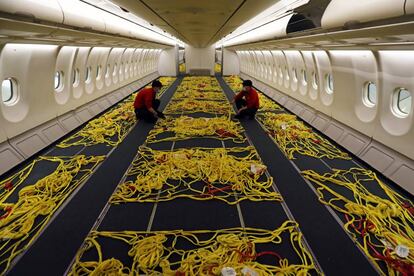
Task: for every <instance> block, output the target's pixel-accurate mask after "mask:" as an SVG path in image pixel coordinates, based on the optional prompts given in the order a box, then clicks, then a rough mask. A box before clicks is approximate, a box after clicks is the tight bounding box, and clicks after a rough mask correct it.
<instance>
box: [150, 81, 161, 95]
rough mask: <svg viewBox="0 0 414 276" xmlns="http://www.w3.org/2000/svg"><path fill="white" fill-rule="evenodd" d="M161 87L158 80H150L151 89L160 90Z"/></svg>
mask: <svg viewBox="0 0 414 276" xmlns="http://www.w3.org/2000/svg"><path fill="white" fill-rule="evenodd" d="M161 87H162V83H161V82H160V81H159V80H154V81H153V82H152V89H154V91H155V92H158V91H160V89H161Z"/></svg>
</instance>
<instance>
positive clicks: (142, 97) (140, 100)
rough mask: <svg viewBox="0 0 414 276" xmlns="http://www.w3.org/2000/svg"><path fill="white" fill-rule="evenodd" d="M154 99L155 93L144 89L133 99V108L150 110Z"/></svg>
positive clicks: (151, 89) (149, 89) (150, 89)
mask: <svg viewBox="0 0 414 276" xmlns="http://www.w3.org/2000/svg"><path fill="white" fill-rule="evenodd" d="M154 99H155V91H154V89H153V88H152V87H151V88H144V89H142V90H141V91H139V93H138V94H137V96H136V97H135V101H134V108H135V109H137V108H143V107H146V108H147V109H150V108H151V107H152V102H153V100H154Z"/></svg>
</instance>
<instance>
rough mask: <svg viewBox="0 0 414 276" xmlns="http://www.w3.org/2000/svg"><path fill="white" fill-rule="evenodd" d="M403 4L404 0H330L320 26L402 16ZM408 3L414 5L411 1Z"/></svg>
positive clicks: (341, 24) (325, 26)
mask: <svg viewBox="0 0 414 276" xmlns="http://www.w3.org/2000/svg"><path fill="white" fill-rule="evenodd" d="M408 2H414V1H412V0H409V1H408ZM405 4H406V0H392V1H390V0H364V1H361V0H332V1H331V2H330V3H329V5H328V7H327V8H326V10H325V13H324V14H323V16H322V28H324V29H329V28H335V27H343V26H347V25H352V24H357V23H366V22H370V21H376V20H381V19H387V18H393V17H399V16H403V15H404V14H405V13H404V10H405ZM409 5H411V6H414V4H413V3H409Z"/></svg>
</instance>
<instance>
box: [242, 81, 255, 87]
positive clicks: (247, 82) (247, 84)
mask: <svg viewBox="0 0 414 276" xmlns="http://www.w3.org/2000/svg"><path fill="white" fill-rule="evenodd" d="M243 86H253V83H252V81H251V80H244V81H243Z"/></svg>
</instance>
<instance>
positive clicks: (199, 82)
mask: <svg viewBox="0 0 414 276" xmlns="http://www.w3.org/2000/svg"><path fill="white" fill-rule="evenodd" d="M182 91H198V92H222V90H221V87H220V84H219V83H218V81H217V79H216V78H215V77H185V78H184V79H183V81H182V82H181V84H180V85H179V87H178V88H177V92H182Z"/></svg>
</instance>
